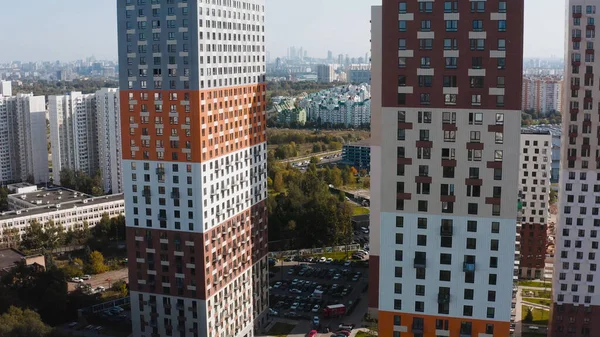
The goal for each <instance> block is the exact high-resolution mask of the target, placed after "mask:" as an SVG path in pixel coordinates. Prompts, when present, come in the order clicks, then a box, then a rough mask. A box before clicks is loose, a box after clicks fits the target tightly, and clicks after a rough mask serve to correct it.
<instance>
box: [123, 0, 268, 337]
mask: <svg viewBox="0 0 600 337" xmlns="http://www.w3.org/2000/svg"><path fill="white" fill-rule="evenodd" d="M264 3H265V1H264V0H250V1H237V0H219V1H202V0H162V1H156V0H152V1H151V0H137V1H134V0H123V1H119V2H118V4H117V11H118V37H119V66H120V70H119V74H120V88H121V93H120V101H121V130H122V145H123V151H122V153H123V189H124V193H125V205H126V206H125V207H126V214H127V238H128V239H127V240H128V241H127V247H128V253H129V275H130V276H129V282H130V283H129V286H130V294H131V311H132V321H133V336H136V337H150V336H152V337H153V336H169V335H173V336H207V337H230V336H253V335H254V331H255V329H258V328H260V327H261V326H264V324H265V323H266V312H267V307H268V271H267V259H266V256H267V251H268V247H267V208H266V203H265V200H266V198H267V184H266V169H267V167H266V160H267V156H266V152H267V145H266V130H265V127H266V111H265V110H266V109H265V108H266V100H265V95H266V88H265V75H264V74H265V45H264V15H265V12H264V10H265V8H264Z"/></svg>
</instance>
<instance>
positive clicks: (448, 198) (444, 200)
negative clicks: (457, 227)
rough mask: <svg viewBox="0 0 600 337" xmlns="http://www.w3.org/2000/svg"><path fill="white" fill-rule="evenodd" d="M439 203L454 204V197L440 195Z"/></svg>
mask: <svg viewBox="0 0 600 337" xmlns="http://www.w3.org/2000/svg"><path fill="white" fill-rule="evenodd" d="M440 201H441V202H456V196H455V195H453V194H452V195H444V194H442V195H440Z"/></svg>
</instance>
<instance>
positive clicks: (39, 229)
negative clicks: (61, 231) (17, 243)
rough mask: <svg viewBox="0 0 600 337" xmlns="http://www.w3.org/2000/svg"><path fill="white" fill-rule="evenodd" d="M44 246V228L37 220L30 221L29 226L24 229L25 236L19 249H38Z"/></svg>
mask: <svg viewBox="0 0 600 337" xmlns="http://www.w3.org/2000/svg"><path fill="white" fill-rule="evenodd" d="M43 244H44V228H43V226H42V224H40V223H39V222H37V220H31V221H30V222H29V226H27V227H25V234H24V235H23V241H21V247H23V248H24V249H29V250H33V249H40V248H42V246H43Z"/></svg>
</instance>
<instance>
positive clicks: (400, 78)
mask: <svg viewBox="0 0 600 337" xmlns="http://www.w3.org/2000/svg"><path fill="white" fill-rule="evenodd" d="M398 86H399V87H405V86H406V75H400V76H398Z"/></svg>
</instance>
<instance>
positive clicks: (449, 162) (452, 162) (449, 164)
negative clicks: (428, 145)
mask: <svg viewBox="0 0 600 337" xmlns="http://www.w3.org/2000/svg"><path fill="white" fill-rule="evenodd" d="M442 166H445V167H456V159H443V158H442Z"/></svg>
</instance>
